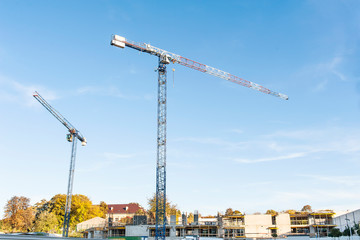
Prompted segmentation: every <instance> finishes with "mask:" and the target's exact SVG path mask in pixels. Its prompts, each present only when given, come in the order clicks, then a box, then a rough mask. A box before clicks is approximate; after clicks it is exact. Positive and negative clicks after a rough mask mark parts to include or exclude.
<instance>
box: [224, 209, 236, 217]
mask: <svg viewBox="0 0 360 240" xmlns="http://www.w3.org/2000/svg"><path fill="white" fill-rule="evenodd" d="M233 213H234V212H233V210H232V208H228V209H226V211H225V216H231V215H233Z"/></svg>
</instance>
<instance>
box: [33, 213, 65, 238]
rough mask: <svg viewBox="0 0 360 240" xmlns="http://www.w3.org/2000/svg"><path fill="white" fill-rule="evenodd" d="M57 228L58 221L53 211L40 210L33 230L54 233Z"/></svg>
mask: <svg viewBox="0 0 360 240" xmlns="http://www.w3.org/2000/svg"><path fill="white" fill-rule="evenodd" d="M58 230H59V226H58V221H57V218H56V216H55V214H54V213H52V212H49V211H48V210H44V211H41V212H40V213H39V214H38V215H37V217H36V219H35V222H34V231H35V232H47V233H56V232H57V231H58Z"/></svg>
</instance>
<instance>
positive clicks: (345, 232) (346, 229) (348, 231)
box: [342, 227, 355, 236]
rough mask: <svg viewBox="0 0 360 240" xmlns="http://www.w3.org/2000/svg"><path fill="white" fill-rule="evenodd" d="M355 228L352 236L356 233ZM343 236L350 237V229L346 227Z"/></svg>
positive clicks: (352, 229)
mask: <svg viewBox="0 0 360 240" xmlns="http://www.w3.org/2000/svg"><path fill="white" fill-rule="evenodd" d="M354 230H355V229H354V228H351V235H354V233H355V231H354ZM342 235H343V236H350V228H348V227H345V230H344V231H343V232H342Z"/></svg>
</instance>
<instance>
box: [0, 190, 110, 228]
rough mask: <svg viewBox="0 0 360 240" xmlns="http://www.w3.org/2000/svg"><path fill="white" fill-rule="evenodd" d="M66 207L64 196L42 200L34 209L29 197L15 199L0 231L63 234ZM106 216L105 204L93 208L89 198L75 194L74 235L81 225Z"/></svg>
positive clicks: (9, 201) (71, 218)
mask: <svg viewBox="0 0 360 240" xmlns="http://www.w3.org/2000/svg"><path fill="white" fill-rule="evenodd" d="M65 204H66V195H65V194H57V195H55V196H53V197H52V198H51V199H50V200H49V201H47V200H46V199H43V200H41V201H40V202H37V203H35V204H34V205H33V206H32V205H30V199H29V198H27V197H24V196H20V197H19V196H14V197H12V198H11V199H10V200H8V201H7V203H6V205H5V208H4V219H2V220H0V231H3V232H47V233H61V230H62V227H63V222H64V214H65ZM106 213H107V204H106V203H105V202H100V205H93V204H92V202H91V200H90V199H89V198H88V197H87V196H84V195H81V194H75V195H73V196H72V201H71V213H70V230H72V231H73V234H74V230H75V228H76V225H77V224H78V223H80V222H83V221H86V220H88V219H91V218H94V217H103V218H104V217H105V216H106ZM70 232H71V231H70Z"/></svg>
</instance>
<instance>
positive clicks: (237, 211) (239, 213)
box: [233, 210, 241, 215]
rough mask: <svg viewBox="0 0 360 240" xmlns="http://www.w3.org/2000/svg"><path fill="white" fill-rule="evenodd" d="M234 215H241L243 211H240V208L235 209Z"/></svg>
mask: <svg viewBox="0 0 360 240" xmlns="http://www.w3.org/2000/svg"><path fill="white" fill-rule="evenodd" d="M233 215H241V212H240V211H239V210H235V211H234V212H233Z"/></svg>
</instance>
